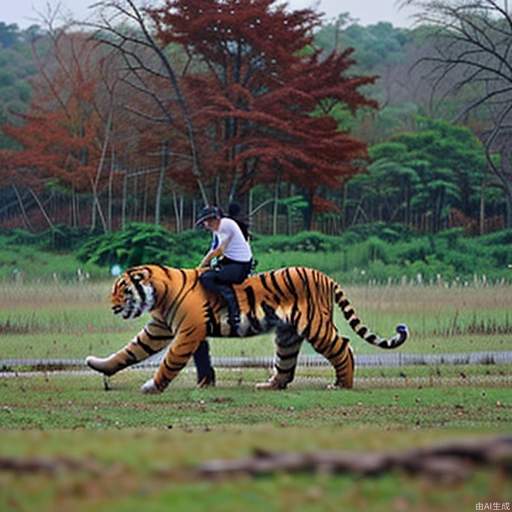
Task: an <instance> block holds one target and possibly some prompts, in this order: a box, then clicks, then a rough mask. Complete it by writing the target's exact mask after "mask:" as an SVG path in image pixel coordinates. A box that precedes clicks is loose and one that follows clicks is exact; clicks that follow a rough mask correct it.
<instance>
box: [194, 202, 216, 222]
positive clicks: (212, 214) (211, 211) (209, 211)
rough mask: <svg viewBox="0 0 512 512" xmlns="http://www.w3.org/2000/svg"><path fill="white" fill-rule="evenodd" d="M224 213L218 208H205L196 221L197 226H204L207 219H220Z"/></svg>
mask: <svg viewBox="0 0 512 512" xmlns="http://www.w3.org/2000/svg"><path fill="white" fill-rule="evenodd" d="M221 217H222V212H221V210H220V208H218V207H217V206H205V207H204V208H203V209H202V210H201V212H200V213H199V217H197V220H196V226H198V225H200V224H202V223H203V222H204V221H205V220H207V219H220V218H221Z"/></svg>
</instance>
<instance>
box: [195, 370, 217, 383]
mask: <svg viewBox="0 0 512 512" xmlns="http://www.w3.org/2000/svg"><path fill="white" fill-rule="evenodd" d="M197 387H198V388H210V387H215V370H214V369H213V367H212V368H210V370H209V371H208V373H207V374H206V375H205V376H204V377H199V376H198V377H197Z"/></svg>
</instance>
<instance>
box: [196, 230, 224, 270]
mask: <svg viewBox="0 0 512 512" xmlns="http://www.w3.org/2000/svg"><path fill="white" fill-rule="evenodd" d="M230 240H231V237H229V238H225V239H224V240H223V241H222V242H221V243H220V244H219V246H218V247H216V248H215V249H212V250H211V251H209V252H208V254H207V255H206V256H205V257H204V258H203V260H202V261H201V264H200V265H199V267H200V268H202V267H207V266H209V264H210V261H211V260H212V259H213V258H218V257H219V256H222V255H223V254H224V250H225V249H226V247H227V246H228V244H229V241H230Z"/></svg>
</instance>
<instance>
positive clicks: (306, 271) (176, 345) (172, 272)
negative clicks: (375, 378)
mask: <svg viewBox="0 0 512 512" xmlns="http://www.w3.org/2000/svg"><path fill="white" fill-rule="evenodd" d="M205 272H207V271H206V270H204V269H197V268H196V269H177V268H171V267H165V266H161V265H143V266H139V267H135V268H132V269H129V270H127V271H126V272H124V274H122V275H121V276H119V278H118V279H117V280H116V281H115V283H114V286H113V288H112V310H113V312H114V314H120V315H121V316H122V317H123V318H125V319H129V318H137V317H139V316H140V315H142V314H143V313H145V312H149V313H150V315H151V318H150V320H149V322H148V323H147V324H146V325H145V327H144V328H143V329H142V330H141V331H140V332H139V333H138V334H137V335H136V336H135V337H134V338H133V339H132V340H131V341H130V342H129V343H128V344H127V345H126V346H125V347H123V348H122V349H121V350H119V351H118V352H116V353H114V354H112V355H110V356H108V357H106V358H100V357H95V356H89V357H87V359H86V364H87V365H88V366H89V367H90V368H92V369H94V370H96V371H98V372H101V373H103V374H105V375H113V374H114V373H116V372H118V371H120V370H122V369H124V368H126V367H128V366H131V365H133V364H136V363H138V362H140V361H143V360H144V359H146V358H147V357H149V356H150V355H152V354H155V353H156V352H159V351H161V350H163V349H164V348H166V347H167V350H166V353H165V354H164V356H163V359H162V361H161V363H160V365H159V367H158V369H157V371H156V372H155V374H154V376H153V377H152V378H151V379H149V380H148V381H147V382H146V383H145V384H144V385H143V386H142V388H141V391H142V392H143V393H161V392H162V391H164V389H165V388H166V387H167V386H168V385H169V384H170V383H171V381H172V380H174V379H175V378H176V376H177V375H178V374H179V372H180V371H181V370H182V369H183V368H184V367H185V366H186V364H187V362H188V360H189V359H190V357H191V356H192V355H193V354H194V353H195V352H196V351H197V349H198V348H199V347H201V346H202V345H203V343H204V342H205V340H206V339H207V337H209V336H211V337H228V336H232V335H233V334H236V336H238V337H245V336H252V335H257V334H261V333H264V332H268V331H271V330H274V331H275V346H276V347H275V348H276V349H275V355H274V372H273V375H272V376H271V377H270V379H269V380H268V381H266V382H262V383H259V384H257V388H259V389H284V388H286V387H287V385H288V384H289V383H290V382H292V381H293V378H294V375H295V368H296V366H297V360H298V355H299V350H300V347H301V345H302V343H303V341H304V340H307V341H308V342H309V343H311V345H312V346H313V348H314V349H315V350H316V351H317V352H318V353H320V354H322V355H323V356H324V357H325V358H326V359H327V360H329V361H330V363H331V364H332V366H333V368H334V371H335V376H336V380H335V383H334V387H336V388H351V387H352V386H353V379H354V357H353V353H352V349H351V347H350V345H349V339H348V338H347V337H345V336H340V334H339V333H338V330H337V328H336V325H335V324H334V321H333V307H334V304H336V305H337V306H338V307H339V308H340V309H341V311H342V312H343V314H344V317H345V319H346V321H347V322H348V324H349V326H350V327H351V329H352V330H353V331H354V332H355V333H356V334H357V335H358V336H360V337H361V338H362V339H364V340H365V341H366V342H368V343H370V344H371V345H374V346H378V347H381V348H387V349H392V348H396V347H399V346H400V345H402V344H403V343H404V342H405V341H406V340H407V338H408V330H407V327H406V326H405V325H401V324H400V325H398V326H397V327H396V334H395V335H394V336H392V337H391V338H389V339H383V338H380V337H379V336H377V335H376V334H374V333H372V332H370V330H369V328H368V327H367V326H365V325H362V323H361V320H360V319H359V318H358V316H357V315H356V313H355V311H354V308H353V307H352V306H351V304H350V302H349V300H348V299H347V298H346V296H345V292H344V291H343V289H342V288H341V286H340V285H339V284H338V283H336V282H335V281H334V280H333V279H331V278H330V277H329V276H327V275H325V274H324V273H322V272H320V271H318V270H315V269H310V268H304V267H289V268H283V269H279V270H273V271H269V272H262V273H259V274H255V275H251V276H249V277H247V278H246V279H245V281H244V282H243V283H241V284H234V285H232V291H233V299H232V300H235V301H236V306H237V309H238V311H239V318H238V322H237V325H236V332H235V333H233V322H232V319H230V316H229V311H228V306H227V304H226V302H225V300H224V299H222V298H221V297H220V296H219V295H218V294H217V293H213V292H212V291H210V290H207V289H206V288H205V287H204V286H202V285H201V277H202V276H203V275H204V273H205Z"/></svg>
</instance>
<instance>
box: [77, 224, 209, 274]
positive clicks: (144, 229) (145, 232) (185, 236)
mask: <svg viewBox="0 0 512 512" xmlns="http://www.w3.org/2000/svg"><path fill="white" fill-rule="evenodd" d="M208 240H209V237H208V235H207V234H206V233H205V232H202V231H199V230H197V231H188V232H184V233H182V234H180V235H176V234H172V233H170V232H169V231H167V230H166V229H165V228H163V227H162V226H156V225H154V224H142V223H135V222H134V223H131V224H128V225H127V226H126V229H124V230H122V231H116V232H113V233H107V234H105V235H100V236H96V237H93V238H91V239H90V240H89V241H87V242H86V243H85V244H84V245H83V246H82V247H81V248H80V250H79V251H78V253H77V255H78V258H79V259H80V260H81V261H86V262H89V263H95V264H97V265H102V266H105V265H109V266H111V265H114V264H118V265H121V267H123V268H127V267H131V266H134V265H140V264H142V263H157V264H162V265H170V266H173V267H193V266H195V265H197V264H198V263H199V261H200V259H201V256H202V255H203V254H204V253H205V252H206V250H207V248H208Z"/></svg>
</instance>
